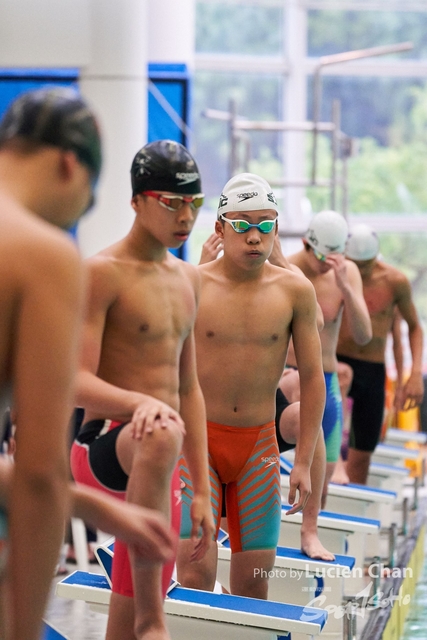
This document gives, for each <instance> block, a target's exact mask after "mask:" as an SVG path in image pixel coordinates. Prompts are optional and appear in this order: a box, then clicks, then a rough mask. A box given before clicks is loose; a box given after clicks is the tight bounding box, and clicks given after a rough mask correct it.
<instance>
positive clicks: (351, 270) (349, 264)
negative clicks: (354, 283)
mask: <svg viewBox="0 0 427 640" xmlns="http://www.w3.org/2000/svg"><path fill="white" fill-rule="evenodd" d="M345 267H346V269H347V274H349V275H351V276H353V277H358V278H360V277H361V276H360V271H359V269H358V267H357V265H356V263H354V262H353V260H349V259H348V258H346V259H345Z"/></svg>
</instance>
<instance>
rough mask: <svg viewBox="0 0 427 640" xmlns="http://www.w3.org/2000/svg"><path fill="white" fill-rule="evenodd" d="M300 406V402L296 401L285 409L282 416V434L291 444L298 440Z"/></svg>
mask: <svg viewBox="0 0 427 640" xmlns="http://www.w3.org/2000/svg"><path fill="white" fill-rule="evenodd" d="M299 406H300V405H299V402H294V403H293V404H291V405H289V407H287V408H286V409H285V410H284V411H283V413H282V415H281V417H280V435H281V436H282V438H283V440H285V442H288V443H289V444H295V443H296V442H298V437H299V427H300V415H299Z"/></svg>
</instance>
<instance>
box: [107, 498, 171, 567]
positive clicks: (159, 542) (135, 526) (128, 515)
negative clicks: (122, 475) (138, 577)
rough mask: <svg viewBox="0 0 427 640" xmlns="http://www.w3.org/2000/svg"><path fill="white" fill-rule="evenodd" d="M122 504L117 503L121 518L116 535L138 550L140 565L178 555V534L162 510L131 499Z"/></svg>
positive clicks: (169, 559) (163, 561) (167, 559)
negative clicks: (148, 507)
mask: <svg viewBox="0 0 427 640" xmlns="http://www.w3.org/2000/svg"><path fill="white" fill-rule="evenodd" d="M118 502H119V501H118ZM120 508H121V511H120V509H119V508H118V507H117V506H116V516H117V518H118V519H119V518H120V522H118V525H117V527H116V531H117V533H116V535H117V537H118V538H120V540H123V542H125V543H127V545H128V546H129V549H130V551H131V553H134V554H135V559H136V563H137V565H142V564H144V565H145V564H153V563H159V562H162V563H165V562H171V561H172V560H173V559H174V558H175V555H176V549H177V545H178V536H177V534H176V533H175V532H174V531H172V530H171V528H170V526H169V525H168V523H167V521H166V519H165V518H164V516H163V515H162V514H161V513H159V512H157V511H155V510H154V509H145V508H144V507H140V506H138V505H135V504H130V503H129V502H121V504H120Z"/></svg>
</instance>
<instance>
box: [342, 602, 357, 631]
mask: <svg viewBox="0 0 427 640" xmlns="http://www.w3.org/2000/svg"><path fill="white" fill-rule="evenodd" d="M356 620H357V602H355V601H354V600H351V601H350V602H349V603H348V604H347V605H346V607H345V613H344V628H343V640H356V637H357V629H356Z"/></svg>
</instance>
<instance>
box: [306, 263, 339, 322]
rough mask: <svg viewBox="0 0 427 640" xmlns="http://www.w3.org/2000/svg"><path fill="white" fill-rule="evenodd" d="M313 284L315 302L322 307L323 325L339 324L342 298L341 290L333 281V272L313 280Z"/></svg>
mask: <svg viewBox="0 0 427 640" xmlns="http://www.w3.org/2000/svg"><path fill="white" fill-rule="evenodd" d="M330 276H332V278H331V277H330ZM313 284H314V288H315V290H316V297H317V302H318V303H319V305H320V308H321V309H322V313H323V319H324V322H325V327H326V326H327V325H329V326H334V325H337V324H339V323H340V321H341V311H342V304H343V300H342V294H341V291H340V290H339V289H338V287H337V285H336V283H335V277H334V274H333V273H328V274H327V278H326V277H325V276H323V278H322V279H319V280H315V281H314V282H313Z"/></svg>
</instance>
